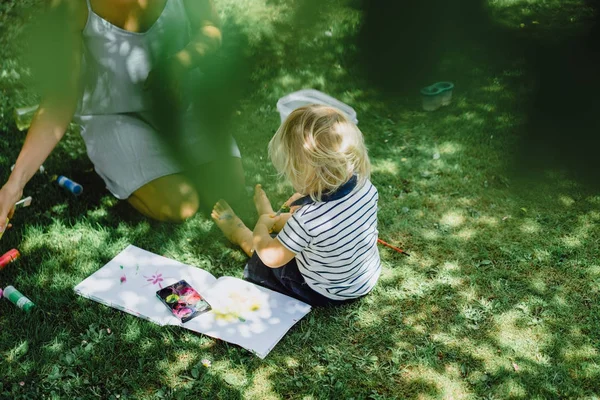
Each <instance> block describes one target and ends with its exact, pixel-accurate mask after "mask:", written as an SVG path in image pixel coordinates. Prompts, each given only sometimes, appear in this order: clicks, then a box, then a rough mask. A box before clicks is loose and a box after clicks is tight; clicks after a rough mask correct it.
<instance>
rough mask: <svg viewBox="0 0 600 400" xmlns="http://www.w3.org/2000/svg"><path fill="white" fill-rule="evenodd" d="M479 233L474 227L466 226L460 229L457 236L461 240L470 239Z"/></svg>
mask: <svg viewBox="0 0 600 400" xmlns="http://www.w3.org/2000/svg"><path fill="white" fill-rule="evenodd" d="M476 234H477V231H476V230H475V229H472V228H465V229H461V230H460V231H458V232H457V233H456V234H455V236H456V237H458V238H459V239H461V240H464V241H468V240H470V239H472V238H473V237H474V236H475V235H476Z"/></svg>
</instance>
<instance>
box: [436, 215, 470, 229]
mask: <svg viewBox="0 0 600 400" xmlns="http://www.w3.org/2000/svg"><path fill="white" fill-rule="evenodd" d="M465 219H466V218H465V216H464V215H462V213H461V212H460V211H450V212H447V213H446V214H444V215H443V216H442V218H441V219H440V224H442V225H448V226H450V227H452V228H456V227H459V226H461V225H463V224H464V223H465Z"/></svg>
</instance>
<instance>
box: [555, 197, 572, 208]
mask: <svg viewBox="0 0 600 400" xmlns="http://www.w3.org/2000/svg"><path fill="white" fill-rule="evenodd" d="M558 201H559V202H560V203H561V204H562V205H563V206H565V207H571V206H572V205H573V204H574V203H575V200H573V198H572V197H571V196H566V195H564V194H561V195H560V196H558Z"/></svg>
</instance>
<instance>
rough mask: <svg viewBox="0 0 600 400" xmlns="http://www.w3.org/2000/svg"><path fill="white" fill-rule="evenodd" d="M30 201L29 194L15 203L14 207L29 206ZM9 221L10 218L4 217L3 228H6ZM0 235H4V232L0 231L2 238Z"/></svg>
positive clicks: (31, 199)
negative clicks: (4, 225)
mask: <svg viewBox="0 0 600 400" xmlns="http://www.w3.org/2000/svg"><path fill="white" fill-rule="evenodd" d="M32 201H33V198H32V197H31V196H28V197H25V198H24V199H22V200H19V201H17V202H16V203H15V209H19V208H25V207H29V206H30V205H31V202H32ZM9 222H10V219H8V218H6V227H5V228H4V230H6V229H8V223H9ZM2 235H4V232H0V239H2Z"/></svg>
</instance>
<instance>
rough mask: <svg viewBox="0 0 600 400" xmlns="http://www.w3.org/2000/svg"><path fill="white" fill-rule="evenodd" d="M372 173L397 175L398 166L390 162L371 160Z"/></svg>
mask: <svg viewBox="0 0 600 400" xmlns="http://www.w3.org/2000/svg"><path fill="white" fill-rule="evenodd" d="M371 167H372V169H371V171H372V173H387V174H391V175H398V170H399V169H398V164H397V162H395V161H392V160H382V159H377V160H373V162H372V165H371Z"/></svg>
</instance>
